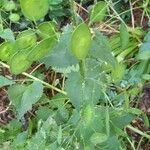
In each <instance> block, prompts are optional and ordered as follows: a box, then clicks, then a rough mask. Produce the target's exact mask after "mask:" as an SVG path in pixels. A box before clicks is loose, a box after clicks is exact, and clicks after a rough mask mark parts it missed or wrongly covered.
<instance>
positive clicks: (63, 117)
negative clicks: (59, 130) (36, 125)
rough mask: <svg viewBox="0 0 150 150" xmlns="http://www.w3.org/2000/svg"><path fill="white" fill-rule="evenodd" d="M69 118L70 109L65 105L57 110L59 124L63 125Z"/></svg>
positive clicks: (56, 116) (56, 117) (56, 118)
mask: <svg viewBox="0 0 150 150" xmlns="http://www.w3.org/2000/svg"><path fill="white" fill-rule="evenodd" d="M68 118H69V112H68V110H67V109H66V108H65V107H64V106H61V107H59V108H58V110H57V112H56V115H55V121H56V123H57V124H58V125H61V124H63V123H65V122H67V121H68Z"/></svg>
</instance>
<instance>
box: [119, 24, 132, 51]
mask: <svg viewBox="0 0 150 150" xmlns="http://www.w3.org/2000/svg"><path fill="white" fill-rule="evenodd" d="M129 37H130V35H129V32H128V29H127V27H126V26H125V24H124V23H121V26H120V42H121V48H122V49H123V50H124V49H125V48H127V47H128V44H129Z"/></svg>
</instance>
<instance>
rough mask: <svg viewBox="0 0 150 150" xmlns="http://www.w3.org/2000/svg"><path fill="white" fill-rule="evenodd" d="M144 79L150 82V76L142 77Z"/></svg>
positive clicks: (144, 75)
mask: <svg viewBox="0 0 150 150" xmlns="http://www.w3.org/2000/svg"><path fill="white" fill-rule="evenodd" d="M142 78H143V79H144V80H147V81H149V80H150V74H143V75H142Z"/></svg>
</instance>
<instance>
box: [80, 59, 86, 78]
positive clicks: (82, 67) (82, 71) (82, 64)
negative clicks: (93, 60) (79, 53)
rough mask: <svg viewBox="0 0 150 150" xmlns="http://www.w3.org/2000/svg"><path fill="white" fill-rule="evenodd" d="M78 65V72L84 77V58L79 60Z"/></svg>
mask: <svg viewBox="0 0 150 150" xmlns="http://www.w3.org/2000/svg"><path fill="white" fill-rule="evenodd" d="M79 67H80V73H81V75H82V77H83V78H84V77H85V60H81V61H80V62H79Z"/></svg>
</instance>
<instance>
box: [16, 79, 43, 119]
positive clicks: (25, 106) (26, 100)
mask: <svg viewBox="0 0 150 150" xmlns="http://www.w3.org/2000/svg"><path fill="white" fill-rule="evenodd" d="M42 95H43V85H42V84H41V83H39V82H36V81H35V82H33V83H32V84H31V85H29V86H27V87H26V90H25V92H24V93H23V95H22V99H21V105H20V107H19V108H18V115H17V116H18V117H17V118H18V119H20V118H21V117H22V116H23V115H24V114H25V113H26V112H27V111H28V110H31V109H32V105H33V104H35V103H36V102H37V101H38V100H39V99H40V98H41V97H42Z"/></svg>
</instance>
